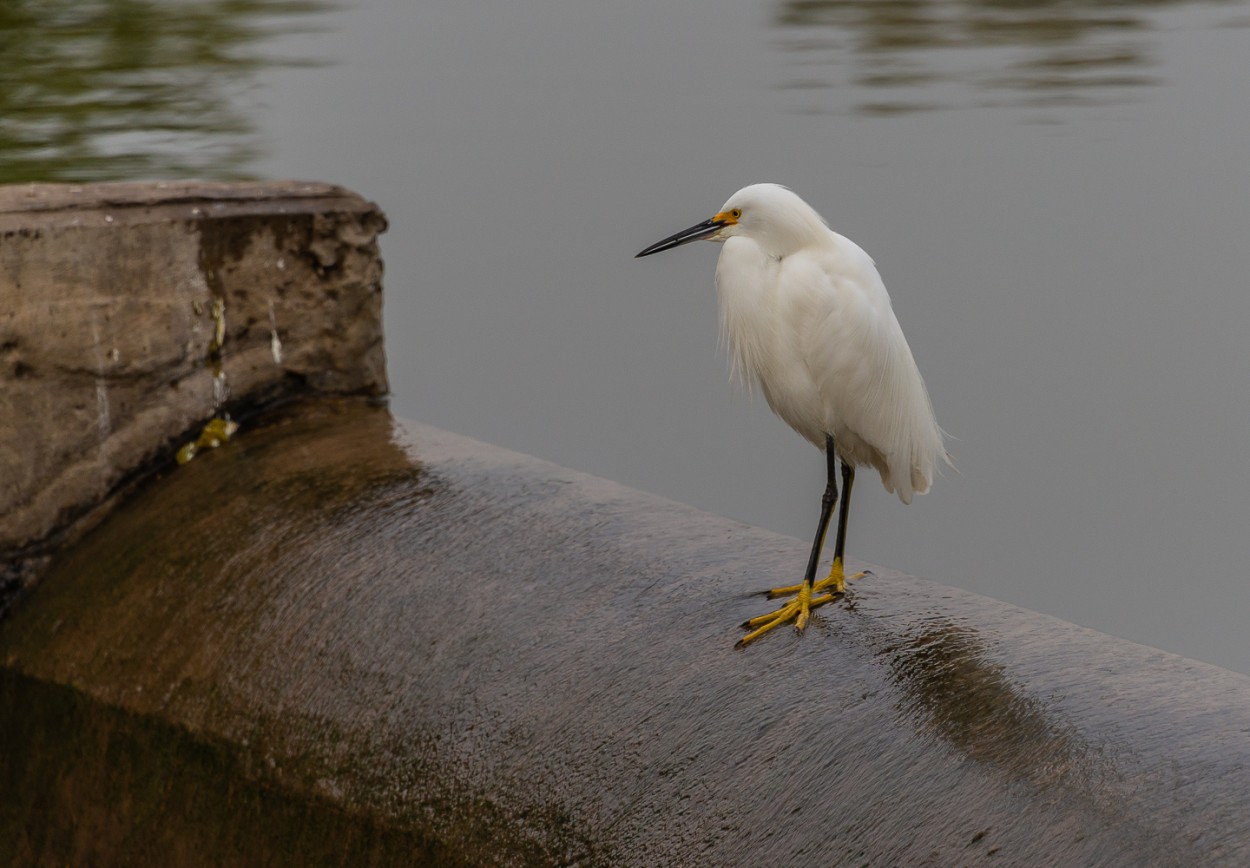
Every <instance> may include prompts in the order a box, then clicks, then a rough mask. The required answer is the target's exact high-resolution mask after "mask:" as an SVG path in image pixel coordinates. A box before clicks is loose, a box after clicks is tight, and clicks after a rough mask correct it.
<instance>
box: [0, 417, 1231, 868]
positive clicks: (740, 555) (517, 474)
mask: <svg viewBox="0 0 1250 868" xmlns="http://www.w3.org/2000/svg"><path fill="white" fill-rule="evenodd" d="M805 555H806V546H805V544H804V542H803V541H800V540H794V539H790V538H786V537H782V536H778V535H775V534H771V533H766V532H764V531H761V530H758V529H755V528H751V527H747V526H744V525H742V524H739V523H736V522H732V521H728V520H726V519H722V518H717V517H714V516H710V515H706V514H703V513H700V512H698V511H696V510H694V509H692V508H689V507H685V506H682V505H679V504H676V503H672V502H669V501H665V500H662V499H659V498H656V497H652V496H648V495H644V494H641V493H638V492H635V491H631V490H629V489H627V488H624V487H622V486H619V485H616V484H613V483H610V482H606V481H604V480H600V479H596V478H593V477H590V476H586V475H584V474H579V473H574V472H571V471H567V470H564V469H561V468H559V467H555V466H553V465H550V464H546V463H544V462H540V461H537V460H535V459H531V458H527V457H525V456H521V455H516V454H514V453H509V452H505V451H503V450H499V449H495V448H492V447H489V446H486V445H484V444H481V443H477V442H474V441H471V440H468V439H465V438H462V437H458V436H455V435H451V434H448V433H445V432H442V431H438V430H436V429H432V428H428V427H424V426H419V425H415V424H411V423H406V422H395V421H394V420H392V419H391V418H390V417H389V415H388V414H387V413H386V411H385V410H383V409H380V408H370V407H363V406H353V405H350V404H322V405H316V406H306V407H303V408H300V409H291V410H288V411H287V412H285V413H284V414H283V415H282V416H281V417H279V418H277V419H275V420H273V424H270V425H267V426H265V427H261V428H253V429H252V430H250V431H249V432H248V433H247V434H246V436H240V437H239V438H237V439H235V440H233V441H232V442H230V443H229V444H227V445H226V446H225V447H223V448H221V449H218V450H216V451H214V452H212V453H209V454H207V455H205V456H204V457H203V459H197V460H196V461H195V462H193V463H192V464H190V465H188V466H187V467H184V468H182V469H180V470H179V471H178V472H177V473H175V474H171V475H170V476H168V477H166V478H163V479H160V480H158V481H157V482H156V483H155V484H154V485H153V486H151V487H150V488H148V489H147V490H145V491H144V492H142V493H141V494H140V495H139V496H138V497H136V498H135V499H134V500H132V501H130V502H128V503H126V504H125V505H123V506H122V507H120V508H119V509H118V510H117V511H115V512H114V513H113V514H112V515H111V516H110V517H109V518H108V519H106V520H105V522H104V523H103V524H102V525H100V526H99V527H98V528H96V529H95V530H94V531H93V532H92V533H90V534H89V535H88V536H87V537H85V538H84V539H83V540H82V541H80V542H79V543H78V544H76V545H74V546H72V547H70V548H69V549H68V550H67V551H65V552H64V553H62V554H61V555H60V556H59V557H58V558H57V561H56V563H55V564H54V566H53V568H52V570H51V571H50V572H49V574H48V575H47V576H46V578H45V579H44V580H43V581H42V582H41V584H40V586H39V588H38V589H37V592H35V593H33V594H31V595H30V596H29V598H28V599H27V600H26V601H25V602H24V603H23V605H22V606H21V607H20V608H19V610H18V612H17V613H16V615H15V616H14V617H13V618H12V619H10V621H9V622H8V623H6V624H5V625H3V629H0V661H3V668H2V669H0V701H3V703H4V704H5V705H6V706H7V707H13V708H22V709H25V711H24V712H23V713H22V714H20V715H16V716H15V717H14V718H13V719H12V720H10V721H9V722H8V724H7V725H6V727H5V731H4V732H0V739H2V740H3V742H4V743H6V744H8V745H11V746H12V747H11V755H10V756H9V758H8V759H7V761H6V763H5V764H4V765H3V766H0V790H2V791H4V792H8V793H13V792H24V793H32V792H37V793H40V794H41V801H40V802H39V803H38V804H33V803H30V802H27V803H25V804H19V805H16V806H15V805H13V804H12V803H10V804H9V805H7V806H6V807H4V808H3V809H0V842H8V843H7V845H6V844H4V843H0V862H2V861H4V860H5V859H6V858H9V859H16V861H17V862H18V863H19V864H28V863H33V864H62V863H64V862H70V863H77V864H86V863H90V864H150V865H158V864H159V865H171V864H187V865H199V864H223V863H226V864H344V865H350V864H431V865H456V864H464V865H550V864H576V865H752V866H754V865H787V866H802V865H921V864H931V865H979V864H996V865H998V864H1010V865H1062V866H1071V865H1124V866H1142V865H1176V866H1182V865H1184V866H1192V865H1244V864H1247V863H1248V862H1250V679H1246V678H1244V677H1242V676H1239V675H1236V674H1233V673H1230V672H1227V671H1224V670H1220V669H1217V668H1215V667H1211V666H1206V665H1201V664H1197V663H1194V662H1191V661H1187V660H1184V659H1181V658H1178V657H1175V656H1172V655H1169V654H1165V653H1162V652H1159V651H1154V650H1151V649H1148V648H1144V647H1141V646H1137V645H1133V644H1131V643H1128V642H1123V641H1120V640H1116V639H1112V638H1110V637H1107V636H1104V635H1100V634H1098V633H1095V632H1093V631H1089V630H1084V629H1081V628H1078V627H1074V626H1072V625H1070V624H1065V623H1063V622H1060V621H1057V620H1055V619H1053V618H1049V617H1045V616H1041V615H1037V614H1034V613H1030V612H1026V611H1022V610H1020V609H1016V608H1013V607H1010V606H1006V605H1003V604H1000V603H997V602H994V601H992V600H987V599H984V598H981V597H977V596H974V595H971V594H967V593H963V592H960V591H957V590H954V589H951V588H946V587H942V586H939V585H934V584H932V583H929V582H924V581H921V580H918V579H915V578H911V577H908V576H903V575H899V574H896V573H891V572H889V571H886V570H879V571H878V576H877V577H876V578H871V579H867V580H863V581H861V582H859V583H858V584H857V586H856V588H855V592H854V595H853V597H852V598H851V599H850V600H849V602H848V603H847V604H845V605H841V606H837V607H827V608H826V609H823V610H821V613H820V616H819V617H817V618H816V620H815V622H814V624H813V625H812V626H811V627H809V629H808V631H807V633H806V634H805V635H803V636H801V637H799V636H796V635H795V634H794V633H793V632H792V631H790V630H785V631H779V632H778V633H777V635H774V636H769V637H767V638H766V640H764V641H761V642H760V643H759V644H758V645H754V646H751V647H750V648H748V649H746V650H743V651H736V650H734V647H733V645H734V642H735V640H736V639H737V638H738V635H739V631H738V629H737V624H738V623H739V622H740V621H742V620H743V619H744V618H746V617H748V616H749V615H752V614H755V613H757V612H758V611H759V610H760V608H761V606H762V605H763V601H762V600H761V599H760V598H759V597H758V596H756V595H755V594H753V593H752V592H754V591H756V590H757V589H759V588H760V587H761V586H764V585H768V584H770V583H772V582H774V581H776V580H778V579H780V578H784V577H787V576H790V575H793V574H794V572H795V571H796V570H798V569H801V567H802V564H803V563H804V560H805ZM6 846H7V850H6V849H5V848H6Z"/></svg>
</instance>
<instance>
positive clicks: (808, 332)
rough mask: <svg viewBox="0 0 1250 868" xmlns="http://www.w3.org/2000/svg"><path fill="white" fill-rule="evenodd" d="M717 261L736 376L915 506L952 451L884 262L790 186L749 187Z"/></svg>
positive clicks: (732, 204)
mask: <svg viewBox="0 0 1250 868" xmlns="http://www.w3.org/2000/svg"><path fill="white" fill-rule="evenodd" d="M734 211H740V212H741V215H742V216H741V217H740V218H738V219H737V222H736V223H733V224H730V225H727V226H725V227H724V228H722V229H721V230H720V232H719V233H718V235H717V236H714V237H713V240H717V241H723V242H724V247H723V249H722V250H721V254H720V260H719V262H717V265H716V290H717V295H718V296H719V299H720V311H721V325H722V327H723V329H724V333H725V338H726V342H727V344H728V347H729V353H730V360H731V363H732V365H733V369H734V372H735V374H736V375H737V376H738V377H740V378H741V379H742V380H743V381H745V382H747V383H750V382H751V381H752V380H754V381H755V382H756V383H758V384H759V387H760V391H762V392H763V393H764V398H765V399H766V400H767V401H768V406H769V407H771V408H772V410H773V412H774V413H776V414H777V415H778V416H780V417H781V418H782V419H783V420H784V421H785V422H786V424H788V425H789V426H790V427H791V428H793V429H794V430H795V431H797V432H798V433H799V434H800V435H802V436H803V437H804V438H806V439H807V440H810V441H811V442H812V443H813V444H814V445H815V446H817V447H818V448H821V449H823V448H824V446H825V435H826V434H832V435H833V439H834V442H835V443H836V444H837V446H836V448H837V453H838V457H839V458H841V459H842V460H843V461H846V462H848V463H850V464H852V465H856V466H864V465H867V466H871V467H875V468H876V469H877V471H878V472H879V473H880V474H881V481H882V482H883V483H884V484H885V488H886V490H887V491H891V492H894V493H896V494H898V496H899V499H900V500H902V501H903V503H910V502H911V499H912V495H913V493H915V494H924V493H925V492H926V491H928V490H929V487H930V486H931V485H932V484H933V474H934V470H935V464H936V462H937V460H938V458H939V457H943V458H944V457H945V455H946V450H945V449H944V447H943V444H942V432H941V429H939V428H938V424H937V420H936V419H935V418H934V415H933V407H932V405H931V404H930V402H929V395H928V392H927V391H926V390H925V385H924V380H923V379H921V376H920V371H919V370H918V369H917V367H916V362H915V359H913V357H912V354H911V349H910V348H909V347H908V346H907V340H906V339H905V338H904V337H903V330H902V329H901V328H900V327H899V324H898V320H897V319H896V318H895V316H894V310H893V308H892V307H891V305H890V296H889V293H887V292H886V289H885V284H884V283H882V282H881V276H880V275H879V274H878V273H877V269H876V266H875V265H874V264H873V261H872V258H871V257H869V256H868V254H867V253H865V252H864V250H863V249H862V248H861V247H860V246H859V245H857V244H856V243H855V242H853V241H851V240H850V239H849V238H845V237H843V236H841V235H839V234H838V233H836V232H834V231H833V230H831V229H830V228H829V227H828V226H827V225H826V224H825V221H824V220H823V219H822V218H821V216H820V215H819V214H817V213H816V211H814V210H813V209H812V208H811V206H809V205H808V204H807V203H806V202H804V201H803V200H802V199H800V198H799V197H798V196H797V195H795V194H794V193H793V192H791V191H790V190H788V189H786V188H785V187H780V186H778V185H776V184H755V185H752V186H750V187H745V188H743V189H742V190H739V191H738V192H737V193H735V194H734V195H733V196H731V197H730V199H729V201H728V202H726V203H725V207H724V208H722V209H721V213H722V214H726V213H730V214H731V213H733V212H734Z"/></svg>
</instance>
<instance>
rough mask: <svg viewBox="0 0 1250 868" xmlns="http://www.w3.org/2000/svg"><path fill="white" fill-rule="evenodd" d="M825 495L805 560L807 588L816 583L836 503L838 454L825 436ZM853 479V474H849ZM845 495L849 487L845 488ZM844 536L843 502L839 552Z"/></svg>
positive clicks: (828, 435)
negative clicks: (814, 536) (808, 553)
mask: <svg viewBox="0 0 1250 868" xmlns="http://www.w3.org/2000/svg"><path fill="white" fill-rule="evenodd" d="M825 475H826V480H827V481H826V482H825V494H824V496H823V497H821V499H820V524H819V525H818V526H817V527H816V539H814V540H813V541H812V553H811V555H809V556H808V558H807V572H806V573H804V574H803V584H805V585H807V586H808V587H809V588H810V587H811V586H812V583H813V582H815V581H816V565H817V564H819V563H820V550H821V549H822V548H824V546H825V534H826V533H827V532H828V530H829V519H830V518H831V517H832V516H833V505H834V504H835V503H837V502H838V478H837V477H838V454H837V452H836V451H835V450H834V448H833V435H832V434H826V435H825ZM851 476H852V477H854V472H852V474H851ZM842 478H843V480H844V481H845V480H846V479H847V478H848V477H847V476H846V465H843V471H842ZM847 494H850V487H849V485H848V486H847ZM845 535H846V502H845V501H843V505H842V517H841V518H840V519H839V521H838V548H839V550H841V546H842V538H843V537H844V536H845Z"/></svg>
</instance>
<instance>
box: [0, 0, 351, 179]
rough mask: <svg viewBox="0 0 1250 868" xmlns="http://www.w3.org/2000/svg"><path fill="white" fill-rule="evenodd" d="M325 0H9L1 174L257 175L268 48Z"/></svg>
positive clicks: (0, 37) (4, 29)
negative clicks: (250, 102) (258, 101)
mask: <svg viewBox="0 0 1250 868" xmlns="http://www.w3.org/2000/svg"><path fill="white" fill-rule="evenodd" d="M331 8H333V3H332V2H330V0H0V183H15V182H25V181H99V180H117V179H125V178H140V177H143V178H155V177H172V176H184V177H185V176H196V177H202V178H210V179H222V180H225V179H238V178H246V177H248V165H249V163H250V162H251V161H252V160H254V159H255V158H256V157H257V156H258V154H259V151H260V147H259V144H258V142H257V134H256V129H255V124H254V121H253V118H252V117H251V116H250V115H249V114H248V112H247V111H245V110H243V108H242V107H241V105H240V103H241V100H240V99H239V97H240V95H241V94H243V93H244V92H245V91H246V89H247V88H248V86H249V85H251V84H252V83H253V81H254V77H255V73H256V72H257V71H258V70H261V69H266V68H274V67H290V66H299V65H310V64H312V63H314V61H311V60H309V59H293V58H291V57H284V56H277V55H275V54H274V52H273V50H272V45H270V50H269V52H268V53H266V51H265V50H264V45H263V44H264V43H266V42H270V43H272V41H273V40H274V39H275V37H277V36H279V35H289V34H292V33H306V32H309V31H310V30H311V29H312V28H313V26H314V21H313V20H312V19H313V18H314V16H315V15H317V14H318V13H322V12H324V11H326V10H328V9H331Z"/></svg>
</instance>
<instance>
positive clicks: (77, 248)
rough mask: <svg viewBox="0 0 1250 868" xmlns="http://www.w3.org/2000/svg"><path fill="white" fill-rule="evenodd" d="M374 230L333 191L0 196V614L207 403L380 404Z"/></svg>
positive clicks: (351, 200)
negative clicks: (349, 398)
mask: <svg viewBox="0 0 1250 868" xmlns="http://www.w3.org/2000/svg"><path fill="white" fill-rule="evenodd" d="M385 225H386V221H385V218H384V217H383V216H382V214H381V212H380V211H379V210H378V209H377V206H375V205H373V204H371V203H369V202H366V201H365V200H363V199H361V198H360V197H359V196H356V195H355V194H353V193H350V192H348V191H346V190H343V189H341V188H338V187H333V186H330V185H327V184H316V183H303V182H275V183H258V184H212V183H198V182H188V183H149V184H92V185H84V186H72V185H66V184H33V185H20V186H8V187H0V613H2V612H3V609H4V598H5V597H6V593H5V590H6V587H7V589H8V591H10V592H11V591H13V590H14V587H15V586H17V585H20V584H22V583H23V582H25V581H27V580H28V579H29V576H30V575H31V574H32V571H31V570H29V569H24V568H23V567H24V566H29V564H30V563H31V562H32V559H33V560H34V561H38V560H39V558H40V557H41V556H42V555H44V554H45V553H46V551H47V550H48V549H49V548H50V547H51V546H53V545H55V544H58V543H59V542H61V541H63V539H64V538H65V537H64V535H63V532H64V531H66V530H67V529H69V528H73V527H85V524H78V523H79V522H80V520H81V519H83V518H84V517H85V516H87V515H88V514H89V513H90V512H91V510H92V509H93V508H95V507H98V506H99V505H100V504H102V503H104V502H106V501H107V499H108V498H109V497H110V495H112V494H114V493H115V492H117V491H118V490H119V488H121V487H123V486H124V484H125V483H126V481H127V480H128V479H130V478H132V477H133V476H134V474H135V473H136V472H137V471H139V470H142V469H144V468H147V467H150V466H151V464H152V462H153V461H154V460H156V459H157V458H159V457H161V456H168V455H170V454H172V452H173V450H174V449H175V448H176V447H177V445H178V442H179V439H180V438H186V437H188V436H190V437H191V438H194V433H193V432H194V430H195V429H197V428H198V426H200V425H203V424H204V422H206V421H207V420H208V419H209V418H210V417H212V416H213V414H214V413H216V412H218V411H219V410H223V409H224V410H226V411H237V410H239V409H240V408H247V407H250V406H255V405H258V404H263V403H266V402H269V401H274V400H280V399H282V398H284V397H289V396H291V395H293V394H297V393H305V392H324V393H340V394H370V395H380V394H382V393H384V392H385V391H386V371H385V359H384V357H383V348H382V323H381V299H382V296H381V274H382V266H381V260H380V259H379V257H378V249H377V243H376V238H377V235H378V233H379V232H381V231H382V230H383V229H384V228H385ZM218 312H222V315H218V316H216V317H215V313H218ZM218 321H221V322H222V323H223V324H224V332H223V333H222V335H220V337H224V340H223V341H221V342H220V346H218V343H217V341H216V340H215V338H217V337H218V335H217V334H216V332H217V325H218Z"/></svg>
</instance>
